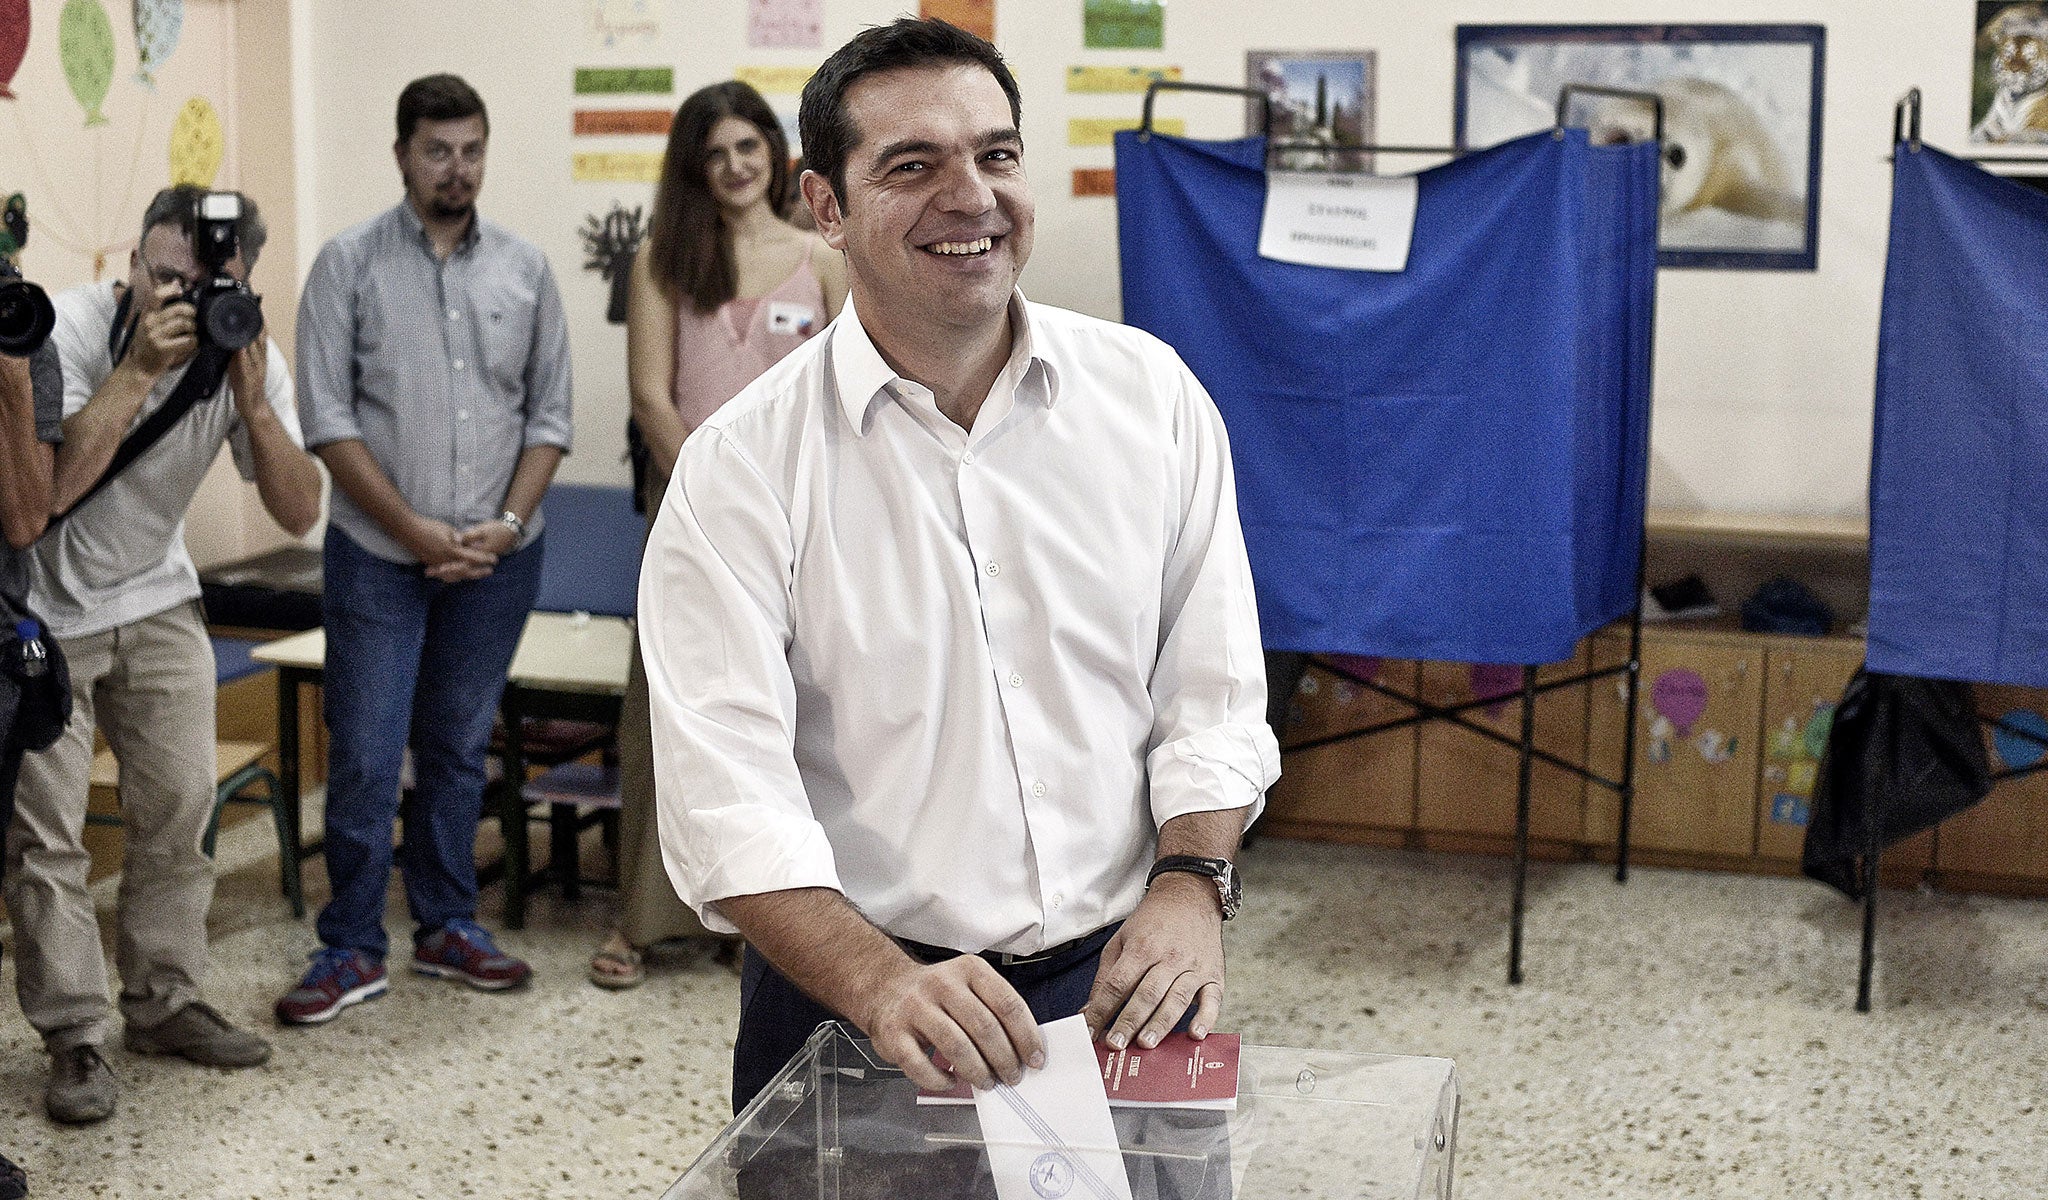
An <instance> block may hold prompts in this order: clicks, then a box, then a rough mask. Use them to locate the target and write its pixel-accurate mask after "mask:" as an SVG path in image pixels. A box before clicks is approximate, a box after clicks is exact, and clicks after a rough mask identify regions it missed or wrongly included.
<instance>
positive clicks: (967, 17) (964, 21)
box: [917, 0, 996, 42]
mask: <svg viewBox="0 0 2048 1200" xmlns="http://www.w3.org/2000/svg"><path fill="white" fill-rule="evenodd" d="M917 15H918V16H920V17H925V18H935V19H937V20H940V21H944V22H946V23H947V24H948V25H957V26H959V27H960V28H962V29H965V30H966V31H967V32H969V33H971V34H973V35H974V36H975V37H978V38H980V39H981V40H983V41H985V42H993V41H995V40H996V0H918V5H917Z"/></svg>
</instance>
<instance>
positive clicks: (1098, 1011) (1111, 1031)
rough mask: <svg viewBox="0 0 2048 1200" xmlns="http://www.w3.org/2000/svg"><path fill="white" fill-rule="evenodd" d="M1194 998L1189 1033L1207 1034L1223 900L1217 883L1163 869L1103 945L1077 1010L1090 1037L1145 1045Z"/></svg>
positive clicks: (1168, 1028)
mask: <svg viewBox="0 0 2048 1200" xmlns="http://www.w3.org/2000/svg"><path fill="white" fill-rule="evenodd" d="M1190 1004H1199V1007H1197V1009H1196V1010H1195V1019H1194V1021H1193V1023H1192V1024H1190V1025H1189V1026H1188V1032H1189V1033H1190V1034H1191V1035H1193V1036H1194V1037H1197V1038H1202V1037H1207V1036H1208V1034H1209V1031H1210V1030H1211V1029H1214V1028H1215V1027H1216V1018H1217V1015H1218V1014H1219V1013H1221V1012H1222V1009H1223V907H1222V904H1221V903H1220V902H1219V901H1218V899H1217V896H1216V885H1215V884H1213V883H1211V882H1210V881H1209V880H1207V879H1204V878H1203V877H1201V876H1199V875H1190V874H1188V873H1186V872H1184V871H1169V872H1166V873H1165V874H1162V875H1160V876H1159V878H1157V879H1155V880H1153V881H1152V886H1151V888H1149V889H1148V890H1147V891H1146V892H1145V898H1144V899H1143V900H1140V901H1139V902H1138V910H1137V911H1136V912H1134V913H1132V914H1131V917H1130V920H1128V921H1125V922H1124V924H1123V928H1121V929H1119V930H1117V931H1116V935H1115V936H1114V937H1112V938H1110V939H1109V944H1108V945H1107V946H1104V947H1103V948H1102V966H1101V968H1100V969H1099V970H1098V971H1097V972H1096V973H1095V990H1094V991H1093V992H1091V993H1089V996H1088V1006H1087V1007H1086V1008H1084V1009H1082V1010H1081V1014H1082V1015H1083V1016H1084V1017H1086V1018H1087V1019H1088V1029H1089V1032H1090V1033H1092V1034H1093V1035H1094V1036H1095V1037H1096V1038H1097V1040H1101V1041H1107V1042H1108V1043H1109V1045H1110V1046H1111V1047H1113V1048H1115V1049H1118V1050H1121V1049H1123V1048H1124V1047H1125V1046H1128V1045H1130V1044H1131V1042H1132V1041H1133V1040H1135V1041H1136V1042H1137V1044H1138V1045H1139V1046H1142V1047H1144V1048H1146V1049H1148V1050H1149V1049H1151V1048H1152V1047H1153V1046H1156V1045H1158V1044H1159V1039H1160V1038H1163V1037H1165V1036H1166V1035H1167V1034H1168V1033H1170V1032H1172V1030H1173V1027H1174V1026H1175V1025H1176V1024H1178V1023H1179V1022H1180V1018H1181V1015H1182V1014H1183V1013H1185V1012H1187V1010H1188V1005H1190Z"/></svg>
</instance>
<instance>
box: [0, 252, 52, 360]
mask: <svg viewBox="0 0 2048 1200" xmlns="http://www.w3.org/2000/svg"><path fill="white" fill-rule="evenodd" d="M56 327H57V310H56V309H55V308H53V307H51V305H50V296H49V293H47V292H45V291H43V289H41V288H39V287H37V286H36V285H35V284H33V283H30V282H29V281H28V280H26V279H23V278H22V277H21V272H20V271H17V270H15V269H14V264H13V263H10V262H8V261H7V260H6V259H5V258H0V354H11V355H13V356H14V357H16V358H27V357H28V356H29V355H31V354H34V353H35V352H36V351H38V350H40V349H42V348H43V342H44V341H46V340H48V338H49V336H50V330H52V329H55V328H56Z"/></svg>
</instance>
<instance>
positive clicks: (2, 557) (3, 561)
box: [0, 342, 64, 636]
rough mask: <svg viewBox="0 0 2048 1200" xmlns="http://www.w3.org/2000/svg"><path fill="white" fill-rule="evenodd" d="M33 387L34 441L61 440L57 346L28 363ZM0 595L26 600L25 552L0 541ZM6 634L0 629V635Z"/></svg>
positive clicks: (61, 378) (48, 347)
mask: <svg viewBox="0 0 2048 1200" xmlns="http://www.w3.org/2000/svg"><path fill="white" fill-rule="evenodd" d="M28 373H29V379H30V381H31V382H32V383H33V384H34V387H35V416H36V439H37V440H38V441H43V442H49V443H51V444H55V443H57V442H61V441H63V440H64V370H63V368H62V367H60V366H58V365H57V347H56V346H55V345H54V344H52V343H49V342H45V343H43V348H42V349H40V350H38V351H36V352H35V353H34V354H33V355H31V356H30V357H29V360H28ZM0 595H4V596H6V597H7V598H8V599H9V600H12V601H14V602H15V603H16V604H19V603H20V602H22V601H23V600H26V599H27V598H28V551H26V550H16V549H15V548H14V547H13V546H10V545H8V544H7V540H6V539H5V538H0ZM6 632H7V631H4V630H0V636H4V635H5V633H6Z"/></svg>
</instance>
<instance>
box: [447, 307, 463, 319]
mask: <svg viewBox="0 0 2048 1200" xmlns="http://www.w3.org/2000/svg"><path fill="white" fill-rule="evenodd" d="M448 319H449V320H451V321H460V320H461V319H462V310H461V309H458V308H451V309H449V310H448Z"/></svg>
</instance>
